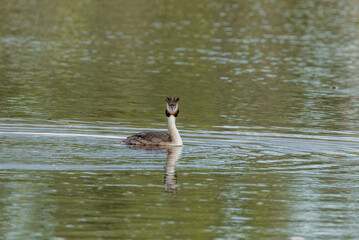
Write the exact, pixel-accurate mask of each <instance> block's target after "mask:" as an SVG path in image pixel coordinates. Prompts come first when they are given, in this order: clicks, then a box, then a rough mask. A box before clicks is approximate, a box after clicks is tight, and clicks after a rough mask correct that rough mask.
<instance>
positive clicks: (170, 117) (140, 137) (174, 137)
mask: <svg viewBox="0 0 359 240" xmlns="http://www.w3.org/2000/svg"><path fill="white" fill-rule="evenodd" d="M179 100H180V99H179V98H166V102H167V107H166V117H167V123H168V133H167V132H140V133H137V134H135V135H132V136H130V137H128V138H126V139H125V140H123V141H122V142H121V144H125V145H156V146H182V145H183V143H182V139H181V136H180V135H179V132H178V130H177V128H176V117H177V116H178V114H179V107H178V101H179Z"/></svg>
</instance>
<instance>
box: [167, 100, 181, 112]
mask: <svg viewBox="0 0 359 240" xmlns="http://www.w3.org/2000/svg"><path fill="white" fill-rule="evenodd" d="M179 100H180V99H179V98H169V97H167V98H166V102H167V107H166V116H167V117H169V116H171V115H173V116H175V117H177V116H178V113H179V107H178V101H179Z"/></svg>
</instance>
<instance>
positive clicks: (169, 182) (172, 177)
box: [164, 147, 182, 193]
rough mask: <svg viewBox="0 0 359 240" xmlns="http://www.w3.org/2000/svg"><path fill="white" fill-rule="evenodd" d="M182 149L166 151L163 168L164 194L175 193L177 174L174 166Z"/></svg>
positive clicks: (171, 148)
mask: <svg viewBox="0 0 359 240" xmlns="http://www.w3.org/2000/svg"><path fill="white" fill-rule="evenodd" d="M181 152H182V147H169V148H168V149H167V160H166V166H165V175H164V176H165V179H164V185H165V191H166V192H172V193H175V192H176V185H177V172H176V164H177V161H178V159H179V156H180V155H181Z"/></svg>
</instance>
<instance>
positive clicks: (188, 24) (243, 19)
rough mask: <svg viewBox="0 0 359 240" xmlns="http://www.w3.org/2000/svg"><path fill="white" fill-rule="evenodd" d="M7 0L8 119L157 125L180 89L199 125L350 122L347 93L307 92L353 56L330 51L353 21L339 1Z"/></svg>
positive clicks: (4, 65) (185, 114)
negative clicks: (345, 115) (167, 100)
mask: <svg viewBox="0 0 359 240" xmlns="http://www.w3.org/2000/svg"><path fill="white" fill-rule="evenodd" d="M1 2H2V3H1V5H2V6H3V8H2V9H1V11H2V14H1V15H0V20H1V22H3V23H6V24H2V25H1V26H0V32H1V35H2V38H1V41H0V44H1V45H0V46H1V53H2V54H1V57H0V63H1V66H0V70H1V74H2V76H1V77H2V80H1V81H2V83H6V89H5V90H4V88H3V89H2V90H1V91H2V93H3V94H2V96H1V98H2V100H1V110H0V111H2V114H5V113H6V116H8V117H10V118H11V117H21V118H28V119H31V118H34V117H35V118H37V119H54V120H57V119H76V120H85V121H87V120H90V121H96V120H101V121H116V122H124V121H125V122H128V123H131V124H134V125H137V124H140V125H141V126H146V125H147V126H148V125H151V124H152V123H161V122H162V121H163V118H164V114H163V104H162V103H163V97H164V96H181V97H182V102H183V105H182V108H181V120H180V121H179V122H180V123H182V124H184V125H186V126H188V125H195V126H198V127H200V128H201V129H203V128H207V127H211V126H213V125H249V126H251V125H255V126H258V125H259V126H268V125H269V126H273V125H274V126H286V127H288V126H290V127H296V126H303V127H310V126H313V125H318V124H319V123H318V122H317V121H319V120H320V121H321V122H320V124H321V125H322V126H323V127H326V128H329V127H330V126H332V124H333V123H332V119H333V118H334V119H336V120H338V121H341V119H340V116H339V115H338V114H337V112H338V111H337V106H338V100H335V99H332V98H330V99H327V98H326V99H323V98H321V97H319V98H318V97H317V96H314V95H311V94H310V93H309V94H308V91H309V92H310V91H312V90H313V88H320V87H321V86H323V85H324V86H325V87H327V85H330V84H331V82H333V81H334V78H336V77H337V76H339V75H340V74H341V71H342V70H341V68H340V67H344V66H345V64H344V63H343V62H340V60H341V59H340V58H337V59H335V61H333V60H332V59H333V58H335V57H336V49H337V46H338V44H340V42H341V37H342V35H343V34H348V31H347V30H345V29H344V30H342V31H341V30H339V29H341V28H340V26H341V24H346V25H348V24H350V21H351V20H350V19H348V18H346V17H345V16H346V15H345V14H344V11H345V10H343V9H342V8H343V6H341V5H340V6H339V5H338V6H337V5H334V4H332V5H323V4H319V3H318V4H315V8H309V7H306V6H307V5H308V4H309V5H310V4H312V3H311V1H303V2H291V3H289V2H287V1H275V2H271V1H269V2H262V1H254V2H240V3H233V2H232V1H222V2H220V3H219V2H218V3H214V2H212V1H211V0H205V1H191V2H181V1H174V2H168V1H158V2H153V1H145V2H143V1H116V2H112V1H103V2H101V1H95V2H88V1H76V2H70V1H61V2H53V1H37V2H33V3H32V4H28V2H27V1H21V0H19V1H11V2H8V1H1ZM25 6H26V7H25ZM318 9H321V10H320V11H319V10H318ZM332 11H336V12H337V13H338V14H339V18H340V21H339V20H338V18H337V17H336V18H333V17H331V16H332V15H331V14H330V13H332ZM341 17H343V18H341ZM328 22H330V23H333V24H328ZM313 53H315V54H313ZM317 53H318V54H317ZM338 66H339V68H338ZM333 67H336V68H333ZM313 72H316V73H317V74H313ZM19 73H21V74H19ZM318 76H319V77H320V79H318ZM352 76H354V75H352ZM313 102H314V104H313ZM17 106H22V107H20V108H19V107H17ZM324 108H327V109H329V111H327V110H325V111H324V110H322V109H324ZM4 109H7V110H4ZM311 112H314V113H315V115H314V116H313V115H312V114H310V113H311ZM316 116H321V117H320V119H319V120H315V118H316ZM317 118H318V117H317Z"/></svg>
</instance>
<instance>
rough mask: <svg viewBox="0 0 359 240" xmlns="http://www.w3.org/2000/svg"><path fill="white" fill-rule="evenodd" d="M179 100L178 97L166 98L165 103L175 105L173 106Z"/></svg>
mask: <svg viewBox="0 0 359 240" xmlns="http://www.w3.org/2000/svg"><path fill="white" fill-rule="evenodd" d="M179 100H180V98H179V97H177V98H170V97H166V102H167V103H168V104H169V105H175V104H177V103H178V101H179Z"/></svg>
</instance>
